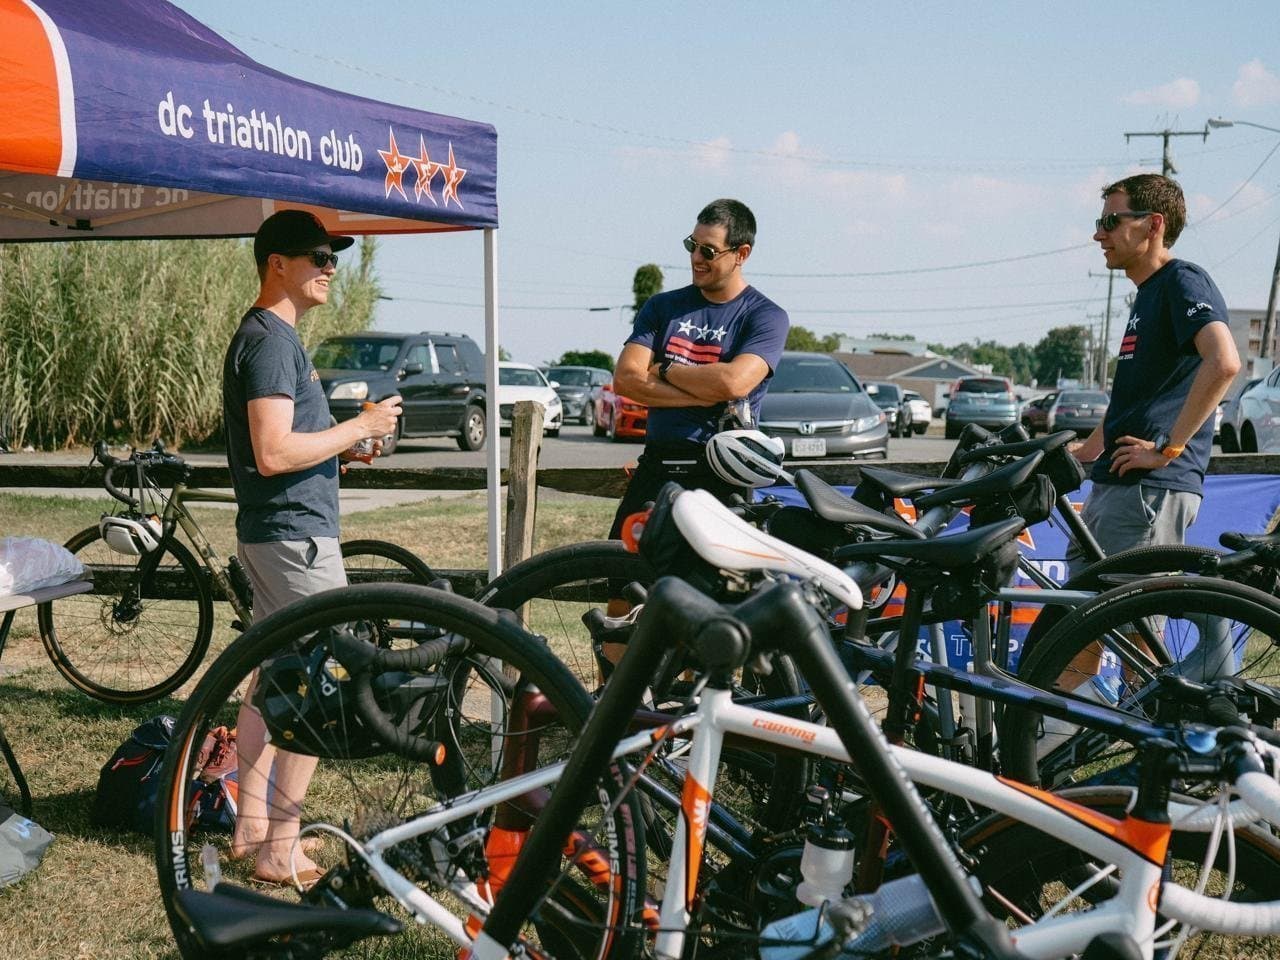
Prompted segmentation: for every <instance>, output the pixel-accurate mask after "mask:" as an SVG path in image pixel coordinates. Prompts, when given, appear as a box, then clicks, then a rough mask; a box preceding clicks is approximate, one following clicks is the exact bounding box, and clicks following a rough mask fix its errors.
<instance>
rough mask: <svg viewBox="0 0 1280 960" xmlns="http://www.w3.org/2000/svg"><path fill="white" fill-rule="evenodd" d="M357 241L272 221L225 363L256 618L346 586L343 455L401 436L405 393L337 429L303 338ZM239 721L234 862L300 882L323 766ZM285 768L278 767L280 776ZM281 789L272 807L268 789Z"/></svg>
mask: <svg viewBox="0 0 1280 960" xmlns="http://www.w3.org/2000/svg"><path fill="white" fill-rule="evenodd" d="M354 242H355V241H354V240H353V239H352V238H351V237H338V236H332V235H330V234H329V232H328V231H327V230H326V229H325V228H324V225H323V224H322V223H321V222H320V220H319V218H318V217H316V216H315V215H314V214H311V213H307V212H306V211H303V210H282V211H280V212H278V213H275V214H272V215H271V216H270V217H268V218H267V219H266V220H265V221H263V223H262V225H261V226H260V227H259V228H258V232H257V234H256V235H255V237H254V241H253V255H254V259H255V260H256V261H257V264H258V277H259V279H260V280H261V287H260V290H259V293H258V299H257V300H256V301H255V303H254V305H253V306H252V307H251V308H250V309H249V312H248V313H246V314H245V315H244V317H243V319H242V320H241V321H240V328H239V329H238V330H237V331H236V334H235V336H234V337H233V338H232V340H231V346H230V347H229V348H228V349H227V355H226V359H225V360H224V361H223V366H222V413H223V419H224V421H225V423H226V445H227V465H228V467H229V468H230V471H231V483H232V486H233V487H234V488H235V492H236V501H237V503H238V505H239V510H238V512H237V514H236V539H237V541H238V547H237V550H236V554H237V556H238V557H239V559H240V562H241V563H242V564H243V565H244V568H245V571H246V572H247V573H248V575H249V580H250V582H251V583H252V584H253V604H254V616H255V618H256V619H259V620H260V619H262V618H264V617H266V616H268V615H269V614H271V613H273V612H274V611H276V610H278V609H280V608H281V607H283V606H286V605H287V604H289V603H291V602H293V601H294V600H298V599H300V598H302V597H306V596H309V595H311V594H313V593H319V592H321V591H323V590H328V589H330V588H332V587H340V586H345V585H346V582H347V580H346V574H345V572H344V570H343V566H342V555H341V553H340V551H339V548H338V473H339V460H340V459H343V460H346V459H350V456H351V448H352V446H354V445H355V444H356V443H358V442H359V441H361V440H364V439H369V438H372V439H373V440H374V443H375V450H376V449H378V448H379V438H381V437H384V436H386V435H387V434H389V433H392V432H394V430H395V424H396V418H397V417H399V416H400V398H399V397H390V398H388V399H386V400H383V401H382V402H381V403H379V404H377V405H376V406H373V407H371V408H370V409H368V410H365V411H363V412H362V413H360V415H359V416H357V417H354V418H352V419H350V420H347V421H345V422H343V423H339V424H333V421H332V419H331V418H330V416H329V404H328V400H327V399H326V398H325V395H324V390H323V388H322V387H321V386H320V378H319V376H318V375H317V373H316V371H315V368H314V367H313V366H312V365H311V359H310V358H309V357H308V356H307V352H306V350H305V349H304V348H303V346H302V341H301V340H300V339H299V338H298V333H297V329H296V328H297V324H298V321H299V320H301V319H302V316H303V314H305V313H306V312H307V311H308V310H310V309H311V308H312V307H314V306H318V305H320V304H323V303H326V302H327V301H328V299H329V282H330V280H331V279H332V278H333V275H334V273H336V272H337V263H338V257H337V252H338V251H340V250H345V249H346V248H347V247H349V246H351V244H352V243H354ZM244 703H245V705H244V706H242V707H241V710H240V717H239V721H238V742H237V747H238V753H239V777H240V788H239V795H240V803H239V809H238V814H237V819H236V831H235V837H234V839H233V842H232V856H233V857H250V856H256V858H257V862H256V867H255V870H254V877H255V878H256V879H259V880H263V881H267V882H283V881H286V880H288V879H289V878H290V876H291V869H290V866H291V864H290V855H291V852H292V849H293V846H294V841H295V839H296V838H297V836H298V830H299V820H300V812H301V806H302V798H303V795H304V794H305V793H306V788H307V784H308V782H309V781H310V779H311V774H312V771H313V770H314V768H315V760H314V758H311V757H304V756H302V755H300V754H292V753H286V752H283V751H280V752H277V751H276V749H275V747H274V746H272V745H270V744H268V743H267V737H266V727H265V725H264V724H263V721H262V718H261V716H260V715H259V714H258V713H257V711H256V710H255V709H254V708H253V707H252V706H251V697H248V696H246V698H245V701H244ZM273 764H274V770H273ZM268 779H270V781H271V783H272V785H273V787H274V791H273V795H272V804H271V808H270V810H268V809H267V802H266V798H267V795H268V790H267V782H268ZM294 866H296V868H297V874H298V878H299V880H300V881H302V882H303V883H304V885H305V884H306V883H307V882H308V881H309V882H314V881H315V879H316V878H317V877H318V876H319V872H318V870H317V868H316V865H315V863H313V862H312V861H311V860H310V859H309V858H308V857H307V856H306V855H305V853H304V852H300V853H299V854H298V856H297V858H296V862H295V864H294Z"/></svg>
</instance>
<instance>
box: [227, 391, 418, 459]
mask: <svg viewBox="0 0 1280 960" xmlns="http://www.w3.org/2000/svg"><path fill="white" fill-rule="evenodd" d="M399 416H400V398H399V397H388V398H387V399H386V400H383V401H382V402H381V403H379V404H377V405H376V406H374V407H372V408H371V409H368V410H365V411H363V412H361V413H360V414H359V415H358V416H356V417H353V418H352V419H350V420H346V421H344V422H342V423H339V424H337V425H335V426H332V427H330V428H329V429H328V430H321V431H319V432H317V433H295V432H294V431H293V399H292V398H291V397H286V396H272V397H259V398H257V399H256V400H250V401H249V442H250V443H251V444H252V445H253V460H254V463H255V464H257V466H258V472H259V473H261V474H262V475H263V476H264V477H273V476H276V475H277V474H282V473H296V472H297V471H299V470H306V469H308V468H310V467H314V466H315V465H316V464H318V463H324V461H326V460H328V459H329V458H330V457H334V456H337V455H338V454H340V453H342V452H343V451H344V450H348V449H350V448H351V446H352V445H353V444H355V443H356V442H358V441H360V440H364V439H366V438H368V437H377V438H381V437H384V436H386V435H387V434H389V433H393V432H394V431H395V426H396V418H397V417H399Z"/></svg>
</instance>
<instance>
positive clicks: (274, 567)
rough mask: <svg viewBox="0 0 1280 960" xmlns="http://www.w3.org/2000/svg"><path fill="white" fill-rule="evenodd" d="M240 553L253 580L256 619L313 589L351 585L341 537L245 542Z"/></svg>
mask: <svg viewBox="0 0 1280 960" xmlns="http://www.w3.org/2000/svg"><path fill="white" fill-rule="evenodd" d="M236 556H238V557H239V558H240V562H241V563H242V564H244V569H245V572H246V573H248V574H249V580H250V582H251V583H252V584H253V618H254V620H261V619H262V618H263V617H266V616H269V615H270V614H272V613H275V612H276V611H277V610H279V609H280V608H281V607H284V606H288V605H289V604H290V603H293V601H295V600H300V599H302V598H303V597H309V596H311V595H312V594H313V593H323V592H324V591H325V590H330V589H332V588H334V587H345V586H346V585H347V571H346V568H345V567H343V565H342V551H341V549H340V548H339V547H338V538H337V537H308V538H307V539H306V540H281V541H277V542H274V543H241V544H239V545H238V546H237V548H236Z"/></svg>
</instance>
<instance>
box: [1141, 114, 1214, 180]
mask: <svg viewBox="0 0 1280 960" xmlns="http://www.w3.org/2000/svg"><path fill="white" fill-rule="evenodd" d="M1130 137H1161V138H1162V139H1163V140H1164V155H1163V156H1162V158H1161V161H1160V172H1161V173H1163V174H1164V175H1165V176H1166V177H1168V176H1172V175H1173V174H1175V173H1177V172H1178V168H1177V167H1175V166H1174V165H1173V157H1172V156H1171V155H1170V153H1169V138H1170V137H1199V138H1200V139H1201V140H1208V139H1209V128H1208V126H1206V127H1205V128H1204V129H1203V130H1169V129H1168V128H1166V129H1164V130H1155V131H1151V132H1147V133H1126V134H1125V135H1124V142H1125V143H1128V142H1129V138H1130Z"/></svg>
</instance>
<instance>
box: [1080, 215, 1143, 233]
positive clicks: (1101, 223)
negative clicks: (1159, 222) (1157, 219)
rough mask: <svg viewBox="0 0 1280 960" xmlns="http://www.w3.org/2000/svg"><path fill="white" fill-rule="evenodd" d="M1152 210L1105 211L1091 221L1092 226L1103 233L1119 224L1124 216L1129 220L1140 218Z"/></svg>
mask: <svg viewBox="0 0 1280 960" xmlns="http://www.w3.org/2000/svg"><path fill="white" fill-rule="evenodd" d="M1154 212H1155V211H1153V210H1121V211H1120V212H1119V213H1105V214H1103V215H1102V216H1101V217H1099V218H1098V219H1097V220H1095V221H1093V228H1094V229H1095V230H1101V231H1102V232H1103V233H1110V232H1111V231H1112V230H1114V229H1115V228H1116V227H1118V226H1120V221H1121V220H1122V219H1124V218H1125V217H1128V218H1129V219H1131V220H1141V219H1142V218H1143V217H1149V216H1151V214H1152V213H1154Z"/></svg>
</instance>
